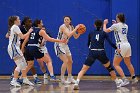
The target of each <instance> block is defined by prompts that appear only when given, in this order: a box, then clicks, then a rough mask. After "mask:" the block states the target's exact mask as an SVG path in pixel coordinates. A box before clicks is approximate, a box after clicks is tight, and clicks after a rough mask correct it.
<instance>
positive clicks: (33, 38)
mask: <svg viewBox="0 0 140 93" xmlns="http://www.w3.org/2000/svg"><path fill="white" fill-rule="evenodd" d="M40 30H41V29H40V28H38V27H33V31H32V32H31V34H30V37H29V41H28V46H29V45H36V46H37V45H38V46H39V44H40V43H41V42H42V39H43V37H42V36H40V35H39V31H40Z"/></svg>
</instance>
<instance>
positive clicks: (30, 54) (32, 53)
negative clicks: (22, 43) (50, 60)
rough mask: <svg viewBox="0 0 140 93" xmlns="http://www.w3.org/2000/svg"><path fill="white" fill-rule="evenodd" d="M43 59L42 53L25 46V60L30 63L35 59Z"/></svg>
mask: <svg viewBox="0 0 140 93" xmlns="http://www.w3.org/2000/svg"><path fill="white" fill-rule="evenodd" d="M42 57H44V53H41V52H40V51H39V48H38V47H36V46H27V47H26V60H27V61H32V60H34V58H35V59H40V58H42Z"/></svg>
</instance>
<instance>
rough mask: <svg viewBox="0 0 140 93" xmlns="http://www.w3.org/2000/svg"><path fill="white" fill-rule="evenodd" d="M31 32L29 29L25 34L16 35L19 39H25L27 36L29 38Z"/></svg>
mask: <svg viewBox="0 0 140 93" xmlns="http://www.w3.org/2000/svg"><path fill="white" fill-rule="evenodd" d="M32 31H33V29H32V28H30V29H29V31H28V32H27V33H26V34H22V32H21V31H20V32H21V33H18V35H19V37H20V38H21V39H25V38H26V37H27V36H29V35H30V33H31V32H32Z"/></svg>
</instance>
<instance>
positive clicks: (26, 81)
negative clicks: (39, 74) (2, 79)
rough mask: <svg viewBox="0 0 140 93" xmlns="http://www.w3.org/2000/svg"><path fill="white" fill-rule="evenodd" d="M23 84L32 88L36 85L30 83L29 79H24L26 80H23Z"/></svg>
mask: <svg viewBox="0 0 140 93" xmlns="http://www.w3.org/2000/svg"><path fill="white" fill-rule="evenodd" d="M23 84H27V85H30V86H33V85H34V84H33V83H32V82H30V81H29V80H28V78H24V79H23Z"/></svg>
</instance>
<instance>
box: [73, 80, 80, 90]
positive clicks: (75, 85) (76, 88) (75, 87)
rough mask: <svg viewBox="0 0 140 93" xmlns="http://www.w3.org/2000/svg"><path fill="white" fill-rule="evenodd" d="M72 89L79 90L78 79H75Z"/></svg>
mask: <svg viewBox="0 0 140 93" xmlns="http://www.w3.org/2000/svg"><path fill="white" fill-rule="evenodd" d="M73 89H74V90H79V84H78V81H75V84H74V87H73Z"/></svg>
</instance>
